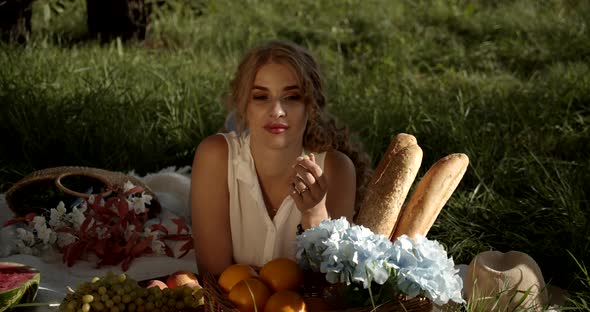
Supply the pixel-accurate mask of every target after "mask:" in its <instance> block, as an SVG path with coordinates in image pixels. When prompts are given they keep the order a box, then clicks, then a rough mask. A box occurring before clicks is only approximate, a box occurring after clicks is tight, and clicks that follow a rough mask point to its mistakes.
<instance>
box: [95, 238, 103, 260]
mask: <svg viewBox="0 0 590 312" xmlns="http://www.w3.org/2000/svg"><path fill="white" fill-rule="evenodd" d="M105 247H106V240H104V239H99V240H97V241H96V243H94V244H93V245H92V249H93V250H94V253H95V254H96V255H97V256H98V257H101V256H102V255H104V251H105Z"/></svg>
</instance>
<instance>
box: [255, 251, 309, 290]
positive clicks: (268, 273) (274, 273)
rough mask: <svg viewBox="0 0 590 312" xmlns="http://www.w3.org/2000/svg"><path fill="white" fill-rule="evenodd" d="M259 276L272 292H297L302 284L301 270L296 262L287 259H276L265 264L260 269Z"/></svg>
mask: <svg viewBox="0 0 590 312" xmlns="http://www.w3.org/2000/svg"><path fill="white" fill-rule="evenodd" d="M259 276H260V279H261V280H262V281H263V282H265V283H266V284H267V285H268V286H269V287H270V288H271V290H272V291H273V292H276V291H281V290H294V291H297V290H299V288H300V287H301V285H302V284H303V270H302V269H301V267H300V266H299V264H297V262H295V261H293V260H291V259H288V258H277V259H273V260H271V261H269V262H267V263H266V264H265V265H264V266H263V267H262V269H260V273H259Z"/></svg>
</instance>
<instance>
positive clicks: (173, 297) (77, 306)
mask: <svg viewBox="0 0 590 312" xmlns="http://www.w3.org/2000/svg"><path fill="white" fill-rule="evenodd" d="M68 290H69V291H68V294H67V295H66V296H65V298H64V299H63V301H62V302H61V304H60V306H59V309H60V311H125V310H127V311H133V310H135V311H141V310H143V311H196V310H195V309H197V307H198V306H200V305H202V304H203V293H204V291H203V290H202V289H196V288H190V287H187V286H179V287H177V288H175V289H171V288H164V289H160V288H159V287H152V288H149V289H146V288H143V287H141V286H140V285H139V283H138V282H137V281H135V280H134V279H132V278H130V277H128V276H127V275H126V274H120V275H115V274H113V273H112V272H108V273H107V274H106V275H105V276H103V277H95V278H93V279H92V281H89V282H84V283H81V284H80V285H79V286H78V287H77V288H76V290H73V289H71V288H69V287H68Z"/></svg>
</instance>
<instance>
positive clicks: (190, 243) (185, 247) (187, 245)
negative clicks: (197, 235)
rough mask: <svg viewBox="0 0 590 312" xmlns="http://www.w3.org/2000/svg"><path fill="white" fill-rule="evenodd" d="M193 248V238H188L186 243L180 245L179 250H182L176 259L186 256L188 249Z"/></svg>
mask: <svg viewBox="0 0 590 312" xmlns="http://www.w3.org/2000/svg"><path fill="white" fill-rule="evenodd" d="M191 249H193V240H192V239H191V240H189V241H187V242H186V243H184V245H182V247H180V251H184V252H183V253H182V254H181V255H180V256H178V259H180V258H182V257H184V256H186V254H187V253H189V251H190V250H191Z"/></svg>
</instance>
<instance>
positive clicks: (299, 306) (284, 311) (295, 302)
mask: <svg viewBox="0 0 590 312" xmlns="http://www.w3.org/2000/svg"><path fill="white" fill-rule="evenodd" d="M305 311H307V309H306V308H305V301H303V297H302V296H301V295H300V294H298V293H296V292H294V291H292V290H281V291H277V292H276V293H274V294H272V296H270V298H268V300H267V301H266V306H265V307H264V312H305Z"/></svg>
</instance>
